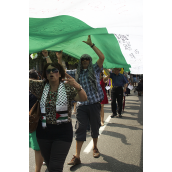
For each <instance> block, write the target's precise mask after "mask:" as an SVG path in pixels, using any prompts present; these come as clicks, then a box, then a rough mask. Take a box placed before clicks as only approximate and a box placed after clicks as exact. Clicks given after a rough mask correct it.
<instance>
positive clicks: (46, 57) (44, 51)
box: [42, 50, 52, 63]
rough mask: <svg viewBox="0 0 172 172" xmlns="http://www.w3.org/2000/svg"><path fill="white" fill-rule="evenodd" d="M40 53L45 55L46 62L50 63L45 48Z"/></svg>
mask: <svg viewBox="0 0 172 172" xmlns="http://www.w3.org/2000/svg"><path fill="white" fill-rule="evenodd" d="M42 54H43V56H44V57H45V59H46V61H47V63H52V61H51V59H50V57H49V56H48V51H47V50H42Z"/></svg>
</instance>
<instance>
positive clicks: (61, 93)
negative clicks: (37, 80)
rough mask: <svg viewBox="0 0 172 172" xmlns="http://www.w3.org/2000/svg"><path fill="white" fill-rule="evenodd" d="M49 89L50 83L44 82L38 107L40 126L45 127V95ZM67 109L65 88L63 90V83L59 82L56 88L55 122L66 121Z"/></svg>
mask: <svg viewBox="0 0 172 172" xmlns="http://www.w3.org/2000/svg"><path fill="white" fill-rule="evenodd" d="M49 91H50V84H49V83H46V84H45V87H44V90H43V93H42V97H41V101H40V109H41V114H42V127H46V115H47V114H46V107H45V104H46V99H47V95H48V93H49ZM67 110H68V103H67V95H66V90H65V86H64V84H63V83H62V82H61V83H60V85H59V88H58V93H57V99H56V122H57V123H61V122H66V121H68V113H67ZM65 111H66V112H65ZM60 112H62V113H60ZM64 112H65V113H64Z"/></svg>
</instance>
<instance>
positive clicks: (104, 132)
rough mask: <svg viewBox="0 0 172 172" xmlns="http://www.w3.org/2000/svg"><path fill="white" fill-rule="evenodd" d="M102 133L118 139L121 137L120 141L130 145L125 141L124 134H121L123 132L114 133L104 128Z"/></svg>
mask: <svg viewBox="0 0 172 172" xmlns="http://www.w3.org/2000/svg"><path fill="white" fill-rule="evenodd" d="M102 135H108V136H112V137H115V138H119V139H121V141H122V143H124V144H125V145H131V144H130V143H127V139H126V136H125V135H123V134H120V133H116V132H114V131H106V130H104V131H103V132H102Z"/></svg>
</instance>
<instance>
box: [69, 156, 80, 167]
mask: <svg viewBox="0 0 172 172" xmlns="http://www.w3.org/2000/svg"><path fill="white" fill-rule="evenodd" d="M67 164H68V165H78V164H81V160H80V158H77V157H76V156H75V155H73V158H72V159H71V161H70V162H69V163H67Z"/></svg>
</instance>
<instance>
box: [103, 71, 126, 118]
mask: <svg viewBox="0 0 172 172" xmlns="http://www.w3.org/2000/svg"><path fill="white" fill-rule="evenodd" d="M120 70H121V69H120V68H114V69H113V71H112V73H109V71H108V70H106V73H107V74H108V76H107V77H105V79H106V78H111V79H112V85H113V88H112V92H111V99H112V101H111V109H112V113H113V114H112V115H111V118H113V117H115V116H117V112H116V99H117V102H118V114H119V118H121V117H122V115H121V111H122V100H123V92H126V86H127V83H128V81H127V79H126V77H125V76H124V75H123V74H121V73H119V72H120ZM123 87H124V90H123Z"/></svg>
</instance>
